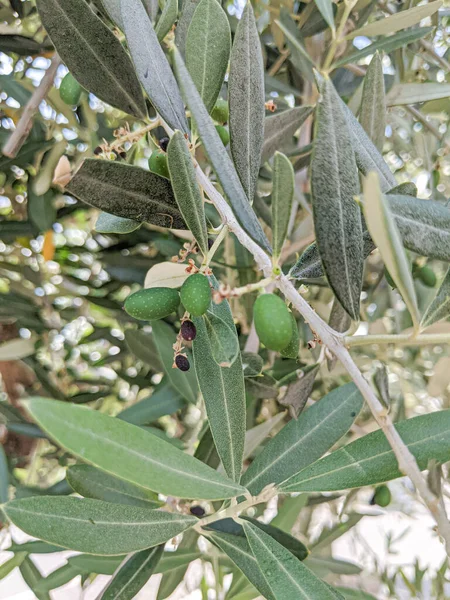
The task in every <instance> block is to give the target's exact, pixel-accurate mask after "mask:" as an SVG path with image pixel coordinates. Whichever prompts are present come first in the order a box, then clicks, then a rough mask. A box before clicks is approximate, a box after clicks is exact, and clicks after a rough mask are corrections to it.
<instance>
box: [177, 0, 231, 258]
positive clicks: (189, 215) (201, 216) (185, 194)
mask: <svg viewBox="0 0 450 600" xmlns="http://www.w3.org/2000/svg"><path fill="white" fill-rule="evenodd" d="M206 1H207V2H214V3H215V4H217V2H216V0H206ZM199 8H200V7H199ZM221 10H222V9H221ZM167 158H168V163H169V171H170V179H171V181H172V186H173V192H174V194H175V198H176V201H177V204H178V207H179V209H180V212H181V214H182V215H183V219H184V220H185V221H186V224H187V226H188V227H189V229H190V230H191V232H192V234H193V236H194V237H195V240H196V242H197V244H198V246H199V248H200V250H201V251H202V254H203V256H206V255H207V254H208V232H207V229H206V217H205V208H204V206H203V195H202V192H201V190H200V188H199V185H198V183H197V179H196V177H195V169H194V164H193V162H192V157H191V154H190V152H189V150H188V147H187V145H186V140H185V138H184V135H183V134H182V133H181V131H176V132H175V133H174V135H173V137H172V139H171V140H170V143H169V147H168V149H167Z"/></svg>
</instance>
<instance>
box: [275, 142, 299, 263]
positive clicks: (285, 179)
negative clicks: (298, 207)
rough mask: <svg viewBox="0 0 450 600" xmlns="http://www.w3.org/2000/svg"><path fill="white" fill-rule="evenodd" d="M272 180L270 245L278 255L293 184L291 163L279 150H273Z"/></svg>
mask: <svg viewBox="0 0 450 600" xmlns="http://www.w3.org/2000/svg"><path fill="white" fill-rule="evenodd" d="M272 182H273V184H272V185H273V187H272V230H273V242H272V245H273V254H274V256H276V257H278V256H279V255H280V253H281V250H282V248H283V244H284V242H285V240H286V235H287V231H288V225H289V220H290V218H291V209H292V201H293V199H294V186H295V180H294V169H293V167H292V163H291V161H290V160H289V159H288V157H287V156H285V155H284V154H281V152H275V159H274V162H273V179H272Z"/></svg>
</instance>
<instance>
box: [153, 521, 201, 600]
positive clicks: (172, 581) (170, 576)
mask: <svg viewBox="0 0 450 600" xmlns="http://www.w3.org/2000/svg"><path fill="white" fill-rule="evenodd" d="M197 539H198V535H197V533H196V532H195V531H194V530H192V529H191V530H190V531H188V532H186V533H185V534H184V535H183V539H182V540H181V544H180V545H179V546H178V552H179V551H180V550H194V549H196V548H197ZM160 564H161V563H160ZM188 566H189V565H187V564H184V565H182V566H179V567H177V568H174V569H172V570H171V571H169V572H168V573H164V575H163V577H162V579H161V582H160V584H159V588H158V595H157V600H163V599H165V598H167V597H168V596H170V595H171V594H172V592H173V591H174V590H175V589H176V588H177V587H178V585H179V583H180V582H181V581H182V580H183V579H184V576H185V574H186V571H187V568H188Z"/></svg>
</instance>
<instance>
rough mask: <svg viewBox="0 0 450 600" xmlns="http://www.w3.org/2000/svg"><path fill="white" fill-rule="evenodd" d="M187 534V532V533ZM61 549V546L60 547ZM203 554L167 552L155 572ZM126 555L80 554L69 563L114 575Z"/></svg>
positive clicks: (181, 551)
mask: <svg viewBox="0 0 450 600" xmlns="http://www.w3.org/2000/svg"><path fill="white" fill-rule="evenodd" d="M185 535H186V534H185ZM58 551H59V552H60V551H61V548H58ZM200 556H201V554H200V552H198V551H197V550H195V549H192V550H181V549H178V550H177V551H176V552H165V553H164V555H163V558H162V559H161V560H160V561H159V563H158V564H157V565H156V569H155V573H167V572H168V571H172V570H173V569H177V568H179V567H180V566H186V565H188V564H189V563H191V562H192V561H193V560H196V559H197V558H199V557H200ZM124 558H125V556H123V555H122V556H93V555H92V554H78V555H77V556H71V557H70V558H69V559H68V562H69V564H71V565H73V566H74V567H75V568H77V569H79V570H80V572H82V573H87V574H90V573H97V574H99V575H113V574H114V572H115V571H116V569H117V568H118V567H119V565H120V564H121V563H122V561H123V560H124Z"/></svg>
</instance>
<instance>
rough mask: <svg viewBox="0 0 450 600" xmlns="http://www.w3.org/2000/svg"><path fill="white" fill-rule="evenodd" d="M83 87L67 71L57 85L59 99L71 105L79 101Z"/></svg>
mask: <svg viewBox="0 0 450 600" xmlns="http://www.w3.org/2000/svg"><path fill="white" fill-rule="evenodd" d="M82 91H83V88H82V87H81V85H80V84H79V83H78V81H77V80H76V79H75V77H74V76H73V75H72V74H71V73H67V75H66V76H65V77H64V79H63V80H62V81H61V85H60V86H59V95H60V97H61V100H62V101H63V102H65V103H66V104H69V105H71V106H74V105H75V106H76V105H77V104H78V103H79V102H80V98H81V93H82Z"/></svg>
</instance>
